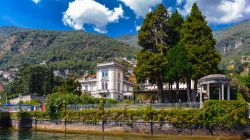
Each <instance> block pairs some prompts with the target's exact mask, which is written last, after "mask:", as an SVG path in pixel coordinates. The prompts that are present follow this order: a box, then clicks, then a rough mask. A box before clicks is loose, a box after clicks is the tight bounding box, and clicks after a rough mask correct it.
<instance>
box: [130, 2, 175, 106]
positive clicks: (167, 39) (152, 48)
mask: <svg viewBox="0 0 250 140" xmlns="http://www.w3.org/2000/svg"><path fill="white" fill-rule="evenodd" d="M168 20H169V13H168V11H167V9H166V8H165V7H164V5H163V4H160V5H159V6H158V7H157V8H156V10H155V11H153V12H151V13H149V14H147V16H146V18H145V19H144V21H143V24H142V26H141V29H140V31H139V33H138V39H139V41H138V42H139V45H140V46H142V48H143V49H142V51H141V52H140V53H138V55H137V60H138V61H137V67H136V68H135V70H134V73H135V75H136V77H137V81H138V82H144V81H145V80H146V79H148V80H149V81H150V82H151V83H156V84H157V89H158V101H159V102H163V81H164V69H165V68H166V66H165V59H164V55H165V54H166V52H167V50H168V49H169V46H170V45H169V44H170V43H171V36H170V34H169V32H170V26H169V24H168V22H167V21H168ZM149 61H150V62H151V63H148V62H149Z"/></svg>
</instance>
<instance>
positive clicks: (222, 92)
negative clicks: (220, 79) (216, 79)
mask: <svg viewBox="0 0 250 140" xmlns="http://www.w3.org/2000/svg"><path fill="white" fill-rule="evenodd" d="M221 100H224V83H222V84H221Z"/></svg>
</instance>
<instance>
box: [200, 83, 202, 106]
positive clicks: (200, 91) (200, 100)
mask: <svg viewBox="0 0 250 140" xmlns="http://www.w3.org/2000/svg"><path fill="white" fill-rule="evenodd" d="M200 103H202V85H201V91H200Z"/></svg>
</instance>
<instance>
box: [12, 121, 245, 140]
mask: <svg viewBox="0 0 250 140" xmlns="http://www.w3.org/2000/svg"><path fill="white" fill-rule="evenodd" d="M11 124H12V127H13V128H15V129H34V130H46V131H62V132H63V131H70V132H98V133H99V132H105V133H134V134H148V135H166V134H170V135H221V136H235V135H241V134H242V133H241V132H232V131H219V130H217V131H213V133H211V132H209V131H208V130H206V129H177V128H176V127H174V126H173V125H172V124H170V123H168V122H163V123H162V124H159V123H158V122H154V123H145V122H133V123H126V122H105V123H104V122H96V123H94V122H92V123H91V122H66V123H65V121H50V120H21V121H18V120H12V121H11Z"/></svg>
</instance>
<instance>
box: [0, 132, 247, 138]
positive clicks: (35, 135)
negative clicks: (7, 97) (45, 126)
mask: <svg viewBox="0 0 250 140" xmlns="http://www.w3.org/2000/svg"><path fill="white" fill-rule="evenodd" d="M134 139H136V140H151V139H152V140H238V139H242V140H244V139H243V138H236V137H234V138H233V137H184V136H168V137H164V138H159V137H153V138H152V137H139V136H126V135H125V136H105V135H95V134H74V133H52V132H41V131H15V130H0V140H134Z"/></svg>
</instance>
